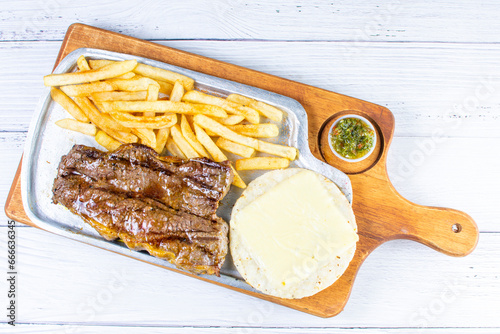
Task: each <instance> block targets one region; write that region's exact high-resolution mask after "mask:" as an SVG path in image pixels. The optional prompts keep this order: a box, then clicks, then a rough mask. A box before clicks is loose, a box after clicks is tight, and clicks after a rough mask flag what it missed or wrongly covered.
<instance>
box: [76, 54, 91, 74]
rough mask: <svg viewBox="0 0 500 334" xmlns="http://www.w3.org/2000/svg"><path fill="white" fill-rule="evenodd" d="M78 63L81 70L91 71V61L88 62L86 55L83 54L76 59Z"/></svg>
mask: <svg viewBox="0 0 500 334" xmlns="http://www.w3.org/2000/svg"><path fill="white" fill-rule="evenodd" d="M76 65H77V66H78V69H79V70H80V71H90V66H89V63H87V59H85V56H84V55H81V56H80V57H78V59H77V60H76Z"/></svg>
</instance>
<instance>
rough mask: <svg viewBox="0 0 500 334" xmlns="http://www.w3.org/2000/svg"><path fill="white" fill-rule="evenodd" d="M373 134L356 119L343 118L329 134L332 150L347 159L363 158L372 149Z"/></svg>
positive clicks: (366, 125)
mask: <svg viewBox="0 0 500 334" xmlns="http://www.w3.org/2000/svg"><path fill="white" fill-rule="evenodd" d="M374 138H375V133H374V132H373V130H372V129H371V128H370V127H369V126H368V124H366V123H365V122H363V121H362V120H360V119H358V118H344V119H342V120H340V122H338V123H337V124H336V125H335V127H334V128H333V130H332V133H331V143H332V146H333V149H334V150H335V151H336V152H337V153H338V154H340V155H341V156H343V157H344V158H347V159H358V158H361V157H363V156H364V155H365V154H366V153H368V152H369V151H370V149H371V148H372V147H373V143H374Z"/></svg>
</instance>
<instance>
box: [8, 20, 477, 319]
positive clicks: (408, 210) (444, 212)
mask: <svg viewBox="0 0 500 334" xmlns="http://www.w3.org/2000/svg"><path fill="white" fill-rule="evenodd" d="M85 47H86V48H96V49H104V50H110V51H116V52H122V53H128V54H132V55H137V56H142V57H146V58H150V59H154V60H158V61H162V62H165V63H169V64H173V65H176V66H180V67H184V68H188V69H191V70H194V71H198V72H202V73H206V74H209V75H213V76H216V77H221V78H225V79H229V80H233V81H237V82H240V83H243V84H246V85H250V86H255V87H259V88H262V89H265V90H269V91H272V92H275V93H278V94H282V95H285V96H289V97H291V98H293V99H295V100H297V101H299V102H300V103H301V104H302V105H303V106H304V108H305V110H306V112H307V114H308V119H309V145H310V148H311V152H312V153H313V154H314V155H315V156H316V157H317V158H318V159H321V160H323V161H326V162H327V163H329V164H331V165H332V166H334V167H336V168H338V169H340V170H342V171H344V172H345V173H347V174H348V175H349V177H350V179H351V182H352V188H353V194H354V199H353V209H354V213H355V215H356V221H357V224H358V229H359V236H360V240H359V242H358V245H357V249H356V254H355V256H354V259H353V260H352V262H351V264H350V265H349V268H348V269H347V271H346V272H345V273H344V275H343V276H342V277H341V278H340V279H339V280H337V282H335V283H334V284H333V285H332V286H330V287H329V288H327V289H325V290H323V291H322V292H320V293H318V294H316V295H314V296H311V297H307V298H303V299H297V300H287V299H280V298H275V297H270V296H266V295H263V294H259V293H254V292H249V291H246V290H241V289H237V288H234V287H231V286H226V285H223V284H219V283H215V282H212V281H210V280H206V279H204V278H201V277H198V276H195V275H191V274H189V273H186V272H183V271H178V270H175V271H177V272H179V273H182V274H184V275H189V276H192V277H196V278H198V279H202V280H205V281H208V282H211V283H215V284H219V285H223V286H225V287H227V288H230V289H233V290H237V291H240V292H243V293H246V294H249V295H252V296H255V297H258V298H261V299H265V300H269V301H272V302H275V303H278V304H280V305H284V306H288V307H291V308H294V309H297V310H300V311H303V312H308V313H311V314H314V315H317V316H321V317H332V316H335V315H337V314H338V313H339V312H341V311H342V309H343V308H344V306H345V304H346V303H347V300H348V298H349V294H350V292H351V288H352V286H353V283H354V279H355V277H356V273H357V272H358V270H359V268H360V266H361V264H362V263H363V261H364V260H365V259H366V257H367V256H368V254H370V253H371V252H372V251H373V250H374V249H375V248H376V247H378V246H379V245H381V244H382V243H384V242H386V241H388V240H393V239H411V240H415V241H418V242H420V243H422V244H424V245H427V246H429V247H431V248H433V249H435V250H437V251H440V252H442V253H445V254H447V255H451V256H465V255H467V254H469V253H470V252H472V250H473V249H474V248H475V246H476V244H477V241H478V236H479V232H478V230H477V226H476V224H475V222H474V221H473V219H472V218H471V217H470V216H469V215H467V214H465V213H463V212H460V211H457V210H452V209H445V208H434V207H425V206H420V205H416V204H413V203H411V202H409V201H407V200H406V199H404V198H403V197H402V196H401V195H399V194H398V193H397V192H396V190H395V189H394V187H393V186H392V184H391V182H390V180H389V177H388V175H387V170H386V159H387V153H388V149H389V145H390V143H391V139H392V135H393V132H394V116H393V115H392V113H391V112H390V111H389V110H388V109H387V108H384V107H382V106H379V105H376V104H373V103H369V102H366V101H362V100H359V99H355V98H352V97H349V96H345V95H341V94H337V93H334V92H330V91H326V90H323V89H319V88H316V87H312V86H308V85H305V84H302V83H298V82H294V81H290V80H286V79H283V78H279V77H276V76H272V75H269V74H265V73H261V72H257V71H253V70H250V69H247V68H243V67H239V66H236V65H232V64H228V63H224V62H221V61H218V60H214V59H210V58H206V57H202V56H199V55H195V54H191V53H187V52H184V51H180V50H176V49H172V48H169V47H166V46H161V45H158V44H154V43H150V42H146V41H143V40H139V39H136V38H132V37H129V36H125V35H121V34H117V33H113V32H110V31H106V30H102V29H98V28H94V27H91V26H87V25H82V24H74V25H72V26H70V27H69V29H68V31H67V33H66V37H65V38H64V41H63V43H62V46H61V50H60V52H59V55H58V57H57V60H56V66H57V64H58V63H59V61H60V60H61V59H63V58H64V57H65V56H66V55H67V54H68V53H70V52H71V51H73V50H75V49H78V48H85ZM40 84H42V78H40ZM347 113H349V114H352V113H354V114H358V115H362V116H364V117H366V118H368V119H369V120H370V121H371V122H372V123H373V124H374V125H375V127H376V130H377V132H378V138H379V140H378V143H377V147H376V149H375V152H374V153H373V154H372V155H371V156H370V158H369V159H366V160H364V161H363V162H359V163H346V162H344V161H342V160H340V159H338V158H336V157H335V156H334V155H333V153H332V152H331V151H330V149H329V146H328V130H329V129H330V126H331V124H332V122H334V121H335V119H337V118H338V117H340V116H342V115H344V114H347ZM20 167H21V164H20V165H19V168H18V170H17V173H16V176H15V178H14V182H13V184H12V188H11V190H10V193H9V196H8V198H7V201H6V205H5V212H6V213H7V216H9V217H10V218H12V219H14V220H16V221H18V222H22V223H25V224H28V225H31V226H35V225H34V224H33V223H32V222H30V220H29V219H28V217H27V216H26V214H25V212H24V209H23V204H22V199H21V188H20V170H21V169H20ZM35 227H37V226H35ZM166 269H169V270H172V269H170V268H166ZM409 288H410V287H409Z"/></svg>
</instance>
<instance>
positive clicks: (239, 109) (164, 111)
mask: <svg viewBox="0 0 500 334" xmlns="http://www.w3.org/2000/svg"><path fill="white" fill-rule="evenodd" d="M77 65H78V69H79V71H77V72H74V73H65V74H50V75H47V76H45V77H44V84H45V85H47V86H52V87H51V96H52V98H53V99H54V101H56V102H57V103H58V104H60V105H61V106H62V107H63V108H64V109H65V110H67V111H68V113H69V114H70V115H71V116H73V117H74V118H75V119H69V118H68V119H61V120H59V121H57V122H56V125H58V126H60V127H61V128H64V129H67V130H71V131H77V132H81V133H83V134H86V135H89V136H94V137H95V140H96V142H97V143H98V144H100V145H102V146H103V147H105V148H106V149H108V150H115V149H116V148H118V147H119V146H120V145H121V144H124V143H136V142H140V143H142V144H145V145H148V146H149V147H151V148H153V149H154V150H155V151H156V152H157V153H158V154H163V153H164V150H165V149H166V150H167V151H168V153H170V154H171V155H173V156H176V157H179V158H181V159H192V158H197V157H206V158H211V159H213V160H214V161H216V162H223V161H226V160H228V158H227V156H226V154H225V153H224V152H223V151H222V150H224V151H227V152H230V153H233V154H235V155H239V156H241V157H243V158H244V159H239V160H236V161H235V164H234V166H233V164H230V166H231V169H232V171H233V174H234V180H233V185H235V186H237V187H240V188H245V187H246V184H245V182H244V181H243V179H242V178H241V176H240V175H239V174H238V171H240V170H254V169H277V168H286V167H288V166H289V164H290V161H292V160H294V159H295V158H296V157H297V154H298V151H297V149H295V148H294V147H289V146H285V145H278V144H273V143H270V142H266V141H264V140H261V139H260V138H273V137H277V136H278V135H279V132H280V130H279V127H278V125H276V124H272V123H261V117H260V116H261V115H262V116H264V117H266V118H269V119H270V120H273V121H276V122H279V121H281V120H282V118H283V112H282V111H281V110H279V109H277V108H275V107H273V106H271V105H269V104H266V103H264V102H261V101H257V100H254V99H252V98H249V97H245V96H243V95H239V94H230V95H229V96H228V97H227V98H223V97H219V96H213V95H210V94H206V93H202V92H200V91H196V90H194V84H195V82H194V80H193V79H191V78H189V77H187V76H185V75H182V74H179V73H175V72H171V71H167V70H164V69H160V68H156V67H153V66H150V65H145V64H139V63H137V61H135V60H126V61H113V60H105V59H89V60H87V59H85V57H84V56H81V57H79V58H78V60H77ZM56 87H58V88H56ZM162 94H164V95H168V100H166V98H165V96H164V95H162ZM262 120H264V118H262ZM249 123H250V124H249ZM211 136H212V137H218V138H216V139H213V138H211ZM257 138H259V139H257ZM259 152H263V153H267V154H271V155H274V156H275V157H267V156H266V157H262V156H255V155H259V154H260V153H259Z"/></svg>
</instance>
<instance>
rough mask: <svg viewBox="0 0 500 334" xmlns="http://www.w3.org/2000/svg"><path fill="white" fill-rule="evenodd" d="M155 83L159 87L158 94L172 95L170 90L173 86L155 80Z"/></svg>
mask: <svg viewBox="0 0 500 334" xmlns="http://www.w3.org/2000/svg"><path fill="white" fill-rule="evenodd" d="M156 82H157V83H158V84H159V85H160V93H162V94H165V95H170V94H171V93H172V89H173V88H174V85H172V84H171V83H169V82H166V81H162V80H156Z"/></svg>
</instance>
